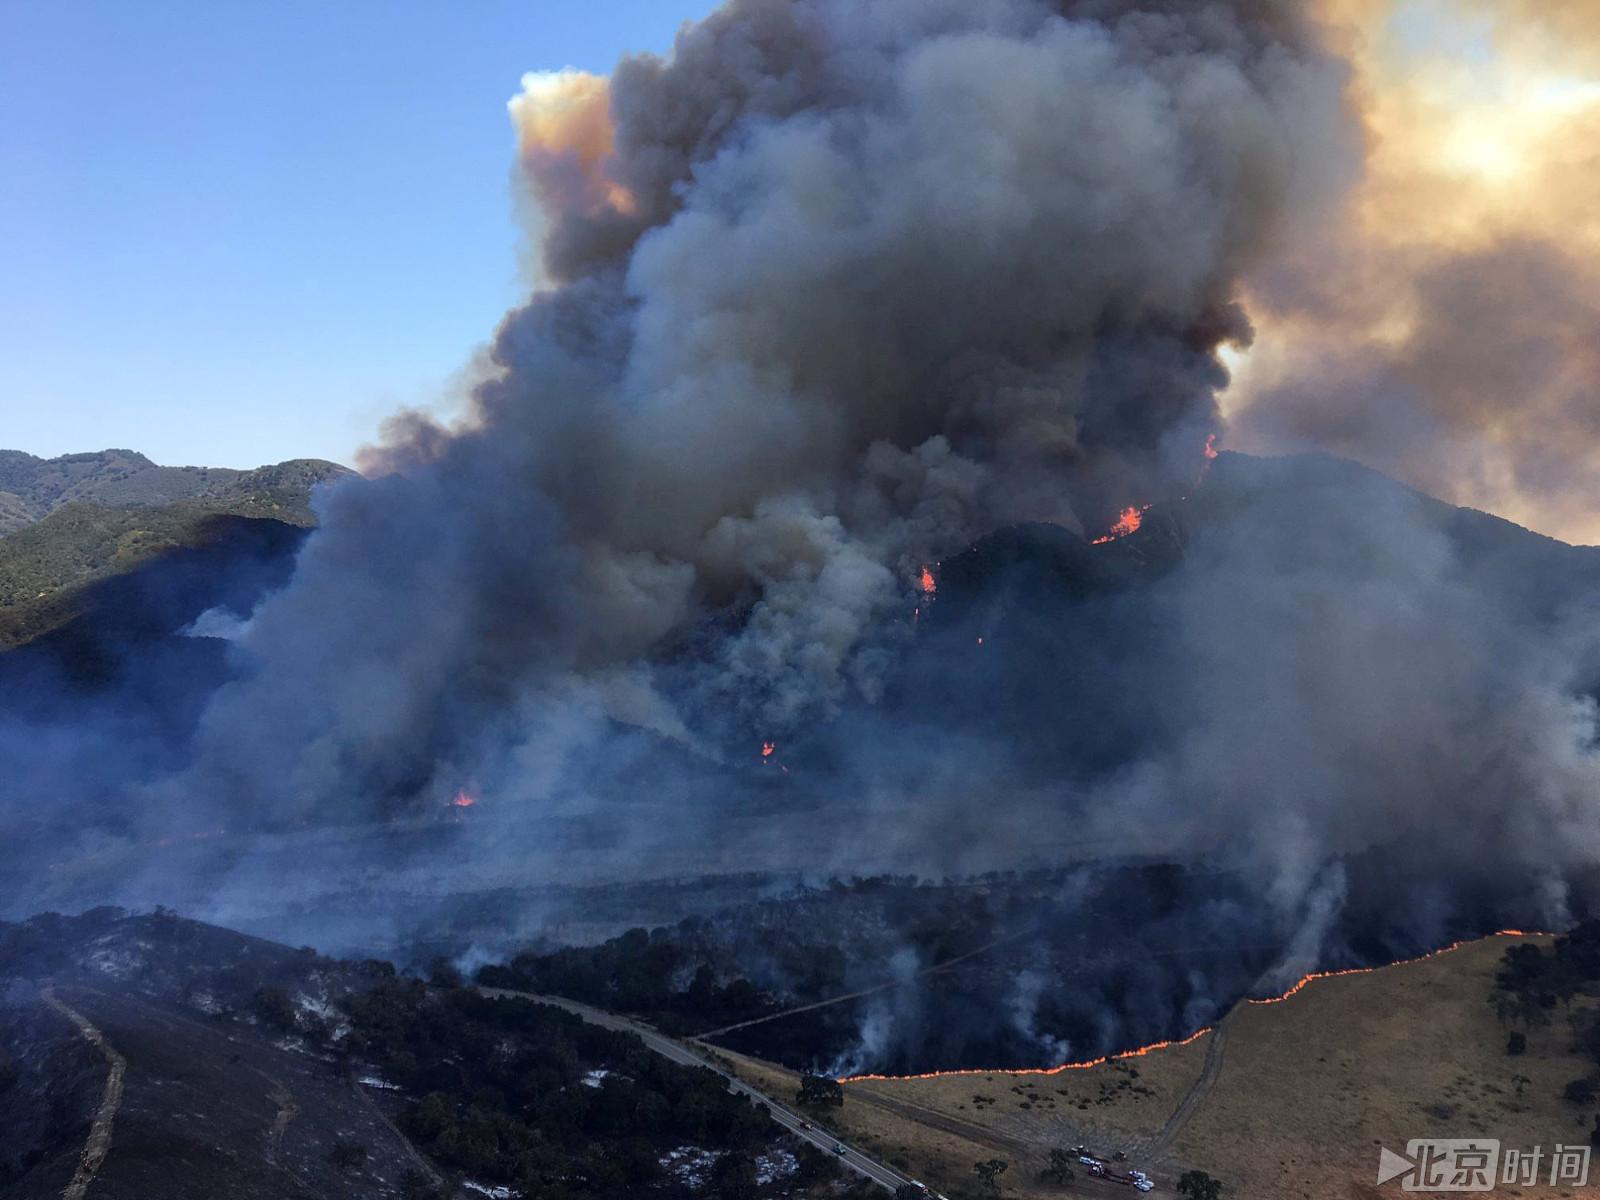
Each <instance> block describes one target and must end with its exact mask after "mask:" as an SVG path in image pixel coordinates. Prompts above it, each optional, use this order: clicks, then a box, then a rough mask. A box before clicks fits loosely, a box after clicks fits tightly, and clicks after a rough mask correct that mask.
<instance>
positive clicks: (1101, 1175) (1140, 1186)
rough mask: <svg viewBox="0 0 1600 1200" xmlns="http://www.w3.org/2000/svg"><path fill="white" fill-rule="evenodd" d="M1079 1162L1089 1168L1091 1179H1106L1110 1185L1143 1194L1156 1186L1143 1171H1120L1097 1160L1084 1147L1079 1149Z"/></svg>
mask: <svg viewBox="0 0 1600 1200" xmlns="http://www.w3.org/2000/svg"><path fill="white" fill-rule="evenodd" d="M1078 1161H1079V1162H1080V1163H1082V1164H1083V1165H1084V1166H1085V1167H1086V1168H1088V1173H1089V1177H1090V1178H1091V1179H1104V1180H1105V1181H1106V1182H1108V1183H1120V1184H1122V1186H1123V1187H1131V1188H1136V1189H1137V1190H1139V1191H1141V1192H1148V1191H1150V1190H1152V1189H1153V1188H1154V1187H1155V1186H1156V1185H1155V1183H1154V1181H1153V1180H1151V1178H1150V1176H1148V1175H1146V1174H1145V1173H1144V1172H1143V1171H1135V1170H1132V1169H1131V1168H1130V1169H1129V1170H1127V1171H1119V1170H1117V1168H1116V1167H1113V1166H1112V1165H1111V1164H1110V1163H1108V1162H1105V1161H1104V1160H1102V1159H1099V1158H1096V1157H1095V1156H1094V1155H1092V1154H1090V1153H1089V1152H1088V1151H1087V1150H1085V1149H1083V1148H1082V1147H1079V1149H1078Z"/></svg>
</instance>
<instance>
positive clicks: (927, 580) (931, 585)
mask: <svg viewBox="0 0 1600 1200" xmlns="http://www.w3.org/2000/svg"><path fill="white" fill-rule="evenodd" d="M918 584H919V585H920V586H921V588H922V590H923V592H924V593H925V594H927V595H929V596H931V595H933V593H934V592H935V591H937V590H938V588H939V583H938V581H937V580H936V579H934V577H933V572H932V571H930V570H928V568H927V567H923V568H922V578H921V579H920V580H918Z"/></svg>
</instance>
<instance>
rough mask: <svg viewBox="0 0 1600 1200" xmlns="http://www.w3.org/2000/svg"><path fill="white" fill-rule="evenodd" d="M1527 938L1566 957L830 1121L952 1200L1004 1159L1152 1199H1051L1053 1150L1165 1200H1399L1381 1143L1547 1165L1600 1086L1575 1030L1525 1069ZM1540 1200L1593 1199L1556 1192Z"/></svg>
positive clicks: (889, 1088)
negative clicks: (1578, 1097)
mask: <svg viewBox="0 0 1600 1200" xmlns="http://www.w3.org/2000/svg"><path fill="white" fill-rule="evenodd" d="M1525 940H1528V941H1537V942H1540V943H1542V944H1548V941H1549V939H1547V938H1538V937H1535V938H1520V937H1510V936H1497V937H1493V938H1486V939H1484V940H1482V941H1479V942H1473V943H1469V944H1467V945H1465V946H1461V947H1458V948H1456V949H1454V950H1450V951H1447V952H1444V953H1441V954H1437V955H1434V956H1432V957H1429V958H1426V959H1423V960H1420V961H1417V962H1412V963H1402V964H1398V965H1396V966H1392V967H1384V968H1381V969H1379V970H1376V971H1370V972H1360V973H1353V974H1348V975H1338V976H1330V977H1324V978H1318V979H1314V980H1312V981H1311V982H1310V983H1308V984H1307V985H1306V986H1304V987H1302V988H1300V989H1299V990H1298V991H1296V992H1295V993H1294V994H1293V995H1291V996H1289V997H1287V998H1286V999H1284V1000H1281V1001H1278V1002H1273V1003H1246V1004H1242V1005H1240V1006H1239V1007H1238V1008H1236V1009H1235V1010H1234V1011H1233V1012H1232V1013H1231V1014H1230V1015H1229V1016H1228V1018H1227V1019H1226V1021H1225V1022H1223V1024H1222V1028H1221V1031H1220V1033H1219V1032H1212V1033H1207V1034H1205V1035H1203V1036H1201V1037H1199V1038H1197V1039H1195V1040H1194V1041H1191V1042H1189V1043H1188V1044H1186V1045H1181V1046H1171V1047H1165V1048H1162V1049H1158V1050H1152V1051H1149V1052H1147V1053H1143V1054H1140V1055H1134V1056H1126V1057H1123V1058H1120V1059H1116V1060H1113V1061H1111V1062H1107V1063H1102V1064H1099V1065H1097V1066H1094V1067H1087V1068H1069V1069H1065V1070H1057V1071H1054V1072H1044V1071H1033V1072H1004V1071H990V1072H970V1073H955V1074H949V1075H941V1076H935V1077H932V1078H918V1079H894V1080H862V1081H858V1082H852V1083H848V1084H846V1085H845V1093H846V1102H845V1105H844V1107H843V1108H842V1109H838V1110H833V1111H832V1112H830V1113H829V1114H828V1115H826V1116H824V1117H823V1121H824V1122H826V1123H828V1124H829V1125H830V1126H831V1127H836V1128H837V1129H838V1131H839V1132H840V1134H841V1135H842V1136H844V1137H846V1138H847V1139H848V1140H853V1141H855V1142H857V1143H858V1144H860V1145H862V1146H863V1147H864V1148H868V1149H871V1150H875V1151H877V1152H878V1153H880V1154H881V1155H882V1156H883V1157H884V1158H886V1159H888V1160H890V1161H897V1162H898V1164H899V1165H903V1166H904V1168H905V1169H907V1170H909V1171H910V1172H911V1173H912V1174H913V1175H915V1176H917V1177H918V1178H921V1179H923V1180H925V1181H926V1182H927V1183H928V1184H929V1185H930V1186H932V1187H934V1188H935V1190H937V1191H941V1192H943V1193H945V1194H946V1195H949V1196H962V1195H965V1196H978V1195H980V1194H981V1193H982V1190H983V1189H982V1188H981V1187H980V1186H979V1181H978V1180H977V1177H976V1176H975V1175H974V1174H973V1172H972V1165H973V1163H974V1162H976V1161H978V1160H979V1159H984V1158H992V1157H998V1158H1004V1159H1006V1160H1007V1162H1008V1163H1009V1164H1010V1166H1009V1168H1008V1170H1007V1171H1006V1173H1005V1174H1004V1175H1003V1176H1002V1177H1001V1183H1002V1193H1003V1194H1007V1195H1012V1196H1018V1197H1024V1198H1026V1200H1034V1198H1039V1200H1043V1198H1046V1197H1066V1196H1073V1197H1077V1196H1083V1197H1094V1196H1104V1197H1121V1196H1131V1195H1135V1194H1136V1193H1133V1192H1132V1191H1131V1189H1129V1190H1124V1189H1123V1188H1121V1187H1118V1186H1117V1185H1115V1184H1110V1183H1106V1182H1103V1181H1097V1180H1091V1179H1087V1178H1085V1177H1083V1176H1082V1175H1081V1174H1080V1176H1079V1177H1078V1178H1077V1179H1076V1180H1075V1181H1074V1182H1073V1183H1072V1184H1070V1185H1068V1186H1066V1187H1061V1186H1057V1185H1054V1184H1048V1183H1045V1182H1043V1181H1041V1179H1040V1178H1039V1172H1040V1170H1041V1169H1042V1168H1043V1167H1044V1166H1045V1164H1046V1162H1047V1161H1048V1155H1049V1151H1050V1149H1051V1148H1052V1147H1071V1146H1074V1145H1077V1144H1079V1143H1080V1142H1081V1143H1085V1144H1088V1145H1090V1146H1091V1147H1093V1148H1095V1149H1097V1150H1100V1151H1103V1152H1105V1153H1111V1152H1113V1151H1116V1150H1122V1151H1124V1152H1125V1153H1127V1154H1128V1156H1129V1161H1130V1163H1132V1164H1134V1165H1137V1166H1140V1167H1141V1168H1142V1169H1144V1170H1146V1171H1147V1172H1148V1173H1149V1174H1150V1175H1151V1176H1152V1177H1153V1178H1155V1179H1156V1181H1157V1184H1158V1186H1157V1189H1156V1191H1155V1192H1153V1193H1151V1194H1152V1195H1153V1196H1163V1195H1164V1196H1173V1195H1175V1192H1174V1191H1173V1184H1174V1183H1175V1181H1176V1179H1177V1178H1178V1176H1179V1174H1181V1172H1182V1171H1183V1170H1185V1169H1188V1168H1191V1167H1195V1168H1200V1169H1203V1170H1205V1171H1208V1172H1210V1173H1211V1174H1212V1175H1215V1176H1216V1177H1218V1178H1219V1179H1221V1180H1223V1182H1224V1184H1225V1189H1226V1190H1225V1191H1224V1193H1223V1194H1224V1196H1225V1197H1229V1198H1238V1200H1334V1198H1338V1200H1375V1198H1377V1197H1382V1196H1388V1195H1394V1196H1397V1197H1398V1196H1400V1195H1402V1194H1404V1193H1402V1192H1401V1190H1400V1187H1399V1184H1398V1183H1391V1184H1389V1185H1388V1186H1386V1187H1385V1188H1382V1189H1377V1188H1375V1187H1373V1186H1372V1183H1373V1180H1374V1178H1375V1177H1376V1170H1377V1160H1378V1147H1379V1145H1380V1143H1381V1144H1382V1145H1385V1146H1388V1147H1389V1148H1391V1149H1395V1150H1398V1151H1401V1152H1403V1151H1404V1150H1405V1143H1406V1141H1407V1140H1409V1139H1411V1138H1419V1137H1467V1136H1474V1135H1479V1136H1485V1137H1493V1138H1498V1139H1500V1141H1501V1142H1502V1143H1503V1144H1504V1145H1506V1146H1509V1147H1519V1148H1526V1149H1531V1148H1532V1147H1534V1146H1542V1147H1543V1148H1544V1149H1545V1152H1546V1153H1547V1154H1548V1152H1549V1150H1550V1148H1551V1147H1552V1146H1553V1145H1554V1144H1555V1143H1557V1142H1565V1143H1569V1144H1570V1143H1582V1144H1586V1143H1587V1140H1588V1133H1589V1130H1590V1129H1591V1127H1592V1126H1593V1124H1594V1119H1595V1112H1594V1111H1591V1110H1592V1109H1594V1108H1596V1106H1595V1105H1590V1106H1589V1107H1588V1108H1582V1107H1578V1106H1574V1105H1571V1104H1568V1103H1566V1102H1565V1101H1564V1100H1563V1099H1562V1098H1561V1096H1562V1091H1563V1089H1564V1087H1565V1085H1566V1084H1567V1083H1568V1082H1569V1081H1571V1080H1573V1079H1577V1078H1580V1077H1583V1076H1586V1075H1589V1074H1590V1073H1591V1072H1592V1066H1591V1064H1590V1063H1588V1062H1587V1061H1586V1060H1585V1059H1583V1058H1582V1057H1580V1056H1579V1055H1577V1054H1575V1053H1573V1052H1572V1050H1571V1043H1572V1034H1571V1031H1570V1025H1569V1022H1568V1014H1567V1013H1566V1012H1565V1011H1564V1010H1563V1009H1561V1008H1557V1009H1556V1010H1555V1012H1554V1013H1553V1019H1552V1021H1551V1023H1550V1024H1549V1025H1548V1026H1545V1027H1541V1028H1536V1029H1534V1030H1532V1031H1531V1032H1530V1034H1529V1039H1528V1049H1527V1052H1526V1053H1525V1054H1522V1055H1517V1056H1511V1055H1508V1054H1507V1053H1506V1036H1507V1033H1506V1030H1505V1028H1504V1027H1502V1025H1501V1024H1500V1021H1499V1019H1498V1017H1497V1015H1496V1012H1495V1007H1494V1005H1493V1004H1492V1003H1491V992H1492V990H1493V983H1494V975H1495V971H1496V970H1497V968H1498V967H1499V964H1500V960H1501V957H1502V955H1503V954H1504V953H1505V951H1506V949H1507V948H1508V947H1509V946H1512V945H1515V944H1518V943H1519V942H1521V941H1525ZM1575 1003H1576V1005H1580V1006H1581V1005H1584V1004H1589V1003H1593V1002H1592V1001H1586V1000H1583V999H1580V1000H1578V1001H1576V1002H1575ZM730 1057H731V1056H730ZM735 1061H736V1062H737V1064H738V1067H739V1070H740V1073H741V1074H742V1075H744V1076H746V1077H747V1078H749V1079H751V1081H752V1082H756V1083H758V1084H765V1085H766V1086H767V1087H769V1088H771V1089H772V1092H773V1094H774V1095H792V1094H793V1091H794V1087H795V1077H794V1075H793V1074H792V1073H791V1072H787V1071H783V1070H781V1069H779V1068H775V1067H772V1066H770V1065H768V1064H764V1063H759V1062H756V1061H754V1060H750V1059H735ZM1597 1167H1600V1164H1597ZM1595 1176H1596V1180H1595V1182H1596V1184H1597V1185H1600V1169H1597V1171H1596V1172H1595ZM1501 1192H1502V1193H1503V1194H1506V1195H1515V1194H1518V1193H1517V1192H1516V1191H1515V1190H1514V1189H1512V1188H1510V1187H1502V1188H1501ZM1526 1194H1527V1195H1528V1196H1530V1197H1532V1196H1549V1197H1551V1198H1552V1200H1554V1198H1556V1197H1561V1196H1572V1195H1574V1194H1576V1193H1574V1192H1573V1191H1572V1190H1571V1189H1570V1188H1569V1189H1566V1190H1565V1191H1563V1189H1562V1188H1551V1187H1548V1186H1544V1181H1541V1187H1539V1188H1537V1189H1534V1190H1533V1191H1531V1192H1528V1193H1526ZM1582 1194H1584V1195H1588V1194H1595V1195H1600V1186H1597V1187H1594V1188H1590V1189H1585V1190H1584V1192H1583V1193H1582Z"/></svg>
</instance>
